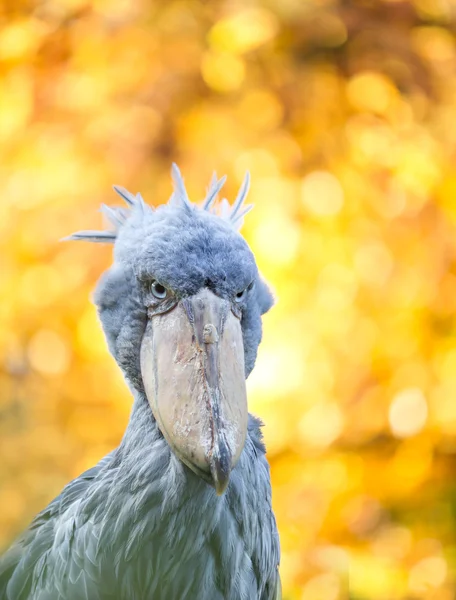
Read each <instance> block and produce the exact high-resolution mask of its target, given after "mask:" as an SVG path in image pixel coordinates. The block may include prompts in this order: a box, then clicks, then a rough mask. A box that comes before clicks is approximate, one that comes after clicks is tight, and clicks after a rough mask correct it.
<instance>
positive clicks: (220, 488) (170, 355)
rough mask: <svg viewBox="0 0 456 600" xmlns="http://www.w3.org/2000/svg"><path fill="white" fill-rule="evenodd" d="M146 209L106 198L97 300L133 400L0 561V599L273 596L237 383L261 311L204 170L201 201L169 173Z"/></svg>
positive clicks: (255, 468) (88, 237) (250, 425)
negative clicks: (90, 463)
mask: <svg viewBox="0 0 456 600" xmlns="http://www.w3.org/2000/svg"><path fill="white" fill-rule="evenodd" d="M172 177H173V183H174V191H173V193H172V195H171V198H170V199H169V201H168V202H167V203H164V204H161V205H159V206H157V207H156V208H154V207H153V206H152V205H150V204H146V202H145V201H144V200H143V198H142V196H141V194H139V193H138V194H136V195H134V194H132V193H130V192H128V191H127V190H126V189H124V188H122V187H119V186H114V189H115V191H116V192H117V193H118V194H119V195H120V197H121V198H122V199H123V200H124V201H125V203H126V208H125V207H110V206H106V205H104V206H102V209H101V210H102V212H103V213H104V214H105V216H106V217H107V218H108V220H109V221H110V224H111V225H112V227H111V229H109V230H103V231H93V230H87V231H79V232H76V233H74V234H72V235H71V236H69V237H68V238H65V239H66V240H76V241H91V242H97V243H102V242H105V243H111V244H113V263H112V266H111V267H110V268H109V269H108V270H107V271H106V272H104V273H103V274H102V276H101V278H100V280H99V282H98V284H97V287H96V290H95V294H94V302H95V304H96V306H97V311H98V316H99V320H100V322H101V326H102V328H103V330H104V333H105V337H106V340H107V344H108V347H109V350H110V352H111V354H112V355H113V357H114V359H115V361H116V362H117V364H118V366H119V367H120V369H121V370H122V372H123V375H124V377H125V380H126V382H127V384H128V386H129V388H130V390H131V392H132V396H133V404H132V410H131V415H130V419H129V422H128V425H127V427H126V430H125V433H124V435H123V438H122V440H121V442H120V444H119V446H118V447H117V448H116V449H114V450H113V451H112V452H110V453H109V454H108V455H107V456H105V457H104V458H102V459H101V460H100V462H99V463H98V464H97V465H96V466H94V467H93V468H90V469H89V470H88V471H86V472H84V473H83V474H82V475H80V476H79V477H77V478H76V479H74V480H73V481H71V482H70V483H69V484H67V485H66V487H64V489H63V491H62V492H61V494H60V495H59V496H58V497H57V498H55V499H54V500H53V501H52V502H51V503H50V504H49V505H48V506H47V508H45V509H44V510H43V511H42V512H40V513H39V514H38V515H37V516H36V517H35V519H34V520H33V521H32V523H31V525H30V526H29V527H28V529H26V530H25V532H24V533H23V534H22V535H20V536H19V538H18V539H17V540H16V541H15V542H14V543H13V545H12V546H11V547H10V548H9V549H8V550H7V551H6V552H5V553H4V555H3V556H2V557H1V559H0V599H1V600H108V599H117V600H192V599H197V600H279V599H280V598H281V597H282V595H281V583H280V575H279V562H280V542H279V535H278V530H277V525H276V520H275V516H274V513H273V510H272V505H271V482H270V469H269V465H268V461H267V458H266V450H265V445H264V442H263V437H262V431H261V427H262V423H261V422H260V420H259V419H258V418H257V417H255V416H253V415H252V414H250V413H249V411H248V404H247V393H246V378H247V377H248V375H249V374H250V373H251V371H252V369H253V367H254V364H255V360H256V356H257V350H258V346H259V344H260V341H261V337H262V315H263V314H264V313H266V312H267V311H268V310H269V309H270V308H271V307H272V305H273V304H274V297H273V294H272V292H271V291H270V288H269V286H268V284H267V283H266V282H265V280H264V279H263V278H262V276H261V275H260V273H259V271H258V267H257V265H256V261H255V258H254V255H253V253H252V251H251V250H250V248H249V246H248V244H247V242H246V241H245V239H244V238H243V237H242V236H241V234H240V233H239V229H240V227H241V225H242V223H243V219H244V217H245V215H246V214H247V212H248V211H249V210H250V209H251V208H252V205H246V204H245V198H246V196H247V193H248V190H249V181H250V178H249V174H248V173H247V174H246V176H245V179H244V181H243V183H242V185H241V187H240V190H239V193H238V195H237V197H236V199H235V200H234V202H233V203H232V204H230V203H229V202H228V200H226V199H225V198H224V199H223V200H221V201H219V200H218V196H219V193H220V191H221V188H222V186H223V185H224V183H225V180H226V177H222V178H221V179H218V178H217V175H216V174H215V173H214V175H213V176H212V179H211V180H210V184H209V186H208V188H207V193H206V196H205V198H204V200H203V201H202V202H199V203H195V202H192V201H191V200H190V199H189V196H188V194H187V191H186V188H185V184H184V180H183V178H182V175H181V173H180V170H179V168H178V167H177V165H175V164H173V166H172Z"/></svg>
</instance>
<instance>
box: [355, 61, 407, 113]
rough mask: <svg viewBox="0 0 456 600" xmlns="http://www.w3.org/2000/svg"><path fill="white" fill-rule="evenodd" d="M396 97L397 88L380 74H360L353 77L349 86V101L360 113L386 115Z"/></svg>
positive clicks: (368, 72)
mask: <svg viewBox="0 0 456 600" xmlns="http://www.w3.org/2000/svg"><path fill="white" fill-rule="evenodd" d="M395 96H396V89H395V87H394V86H393V84H392V83H391V81H390V80H389V79H388V78H387V77H385V76H384V75H381V74H380V73H374V72H370V71H367V72H364V73H360V74H359V75H355V76H354V77H352V79H350V81H349V82H348V84H347V97H348V100H349V102H350V103H351V104H352V106H353V107H354V108H356V109H358V110H359V111H371V112H375V113H379V114H384V113H385V112H386V111H387V110H388V108H389V107H390V104H391V101H392V100H393V98H395Z"/></svg>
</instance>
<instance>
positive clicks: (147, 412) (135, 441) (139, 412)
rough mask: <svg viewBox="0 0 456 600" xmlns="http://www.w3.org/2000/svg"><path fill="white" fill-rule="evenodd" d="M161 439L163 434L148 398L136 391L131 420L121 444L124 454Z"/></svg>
mask: <svg viewBox="0 0 456 600" xmlns="http://www.w3.org/2000/svg"><path fill="white" fill-rule="evenodd" d="M161 437H162V434H161V432H160V430H159V428H158V425H157V422H156V420H155V417H154V415H153V414H152V410H151V408H150V406H149V402H148V400H147V398H146V396H145V395H144V394H142V393H140V392H137V391H135V392H134V401H133V407H132V410H131V414H130V420H129V422H128V425H127V428H126V430H125V433H124V436H123V439H122V442H121V444H120V448H121V450H122V453H127V454H130V453H131V452H135V451H136V450H137V448H138V445H147V444H148V443H154V442H155V441H157V440H158V439H159V438H161Z"/></svg>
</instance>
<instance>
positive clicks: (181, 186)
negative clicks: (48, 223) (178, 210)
mask: <svg viewBox="0 0 456 600" xmlns="http://www.w3.org/2000/svg"><path fill="white" fill-rule="evenodd" d="M171 176H172V179H173V185H174V191H173V193H172V195H171V197H170V199H169V201H168V206H175V207H182V208H185V209H186V210H188V211H189V212H190V213H191V212H192V211H193V210H194V209H195V208H197V209H199V210H204V211H206V212H209V213H212V214H217V215H218V216H219V217H220V218H222V219H224V220H225V221H227V222H228V223H229V224H230V225H231V226H232V227H233V228H234V229H240V228H241V227H242V224H243V222H244V217H245V215H246V214H247V213H248V212H249V211H250V210H251V209H252V208H253V204H247V205H244V201H245V198H246V196H247V194H248V191H249V187H250V175H249V173H248V172H247V173H246V175H245V177H244V181H243V182H242V184H241V187H240V189H239V192H238V195H237V196H236V200H235V201H234V204H233V205H230V204H229V202H228V200H227V199H226V198H223V200H222V201H221V202H220V203H219V204H216V200H217V196H218V194H219V192H220V190H221V189H222V187H223V185H224V184H225V181H226V175H224V176H223V177H221V178H220V179H218V178H217V174H216V173H215V172H214V173H213V175H212V178H211V181H210V183H209V186H208V189H207V193H206V197H205V199H204V200H203V202H202V204H201V206H198V205H197V204H194V203H193V202H191V200H190V199H189V197H188V194H187V190H186V188H185V183H184V179H183V177H182V174H181V172H180V170H179V167H178V166H177V165H176V164H175V163H173V165H172V168H171ZM113 188H114V191H115V192H116V193H117V194H119V196H120V197H121V198H122V199H123V200H124V201H125V203H126V204H127V206H128V208H123V207H113V206H107V205H106V204H102V205H101V212H102V213H103V214H104V215H105V216H106V217H107V219H108V220H109V222H110V223H111V224H112V225H113V227H114V229H112V230H109V231H93V230H84V231H77V232H76V233H73V234H71V235H69V236H68V237H65V238H63V240H62V241H86V242H98V243H108V244H114V242H115V241H116V238H117V234H118V231H119V229H120V228H121V227H122V226H123V225H124V224H125V223H126V221H127V219H128V218H129V217H130V215H131V214H133V212H135V211H138V212H140V214H142V215H145V214H146V213H150V214H151V213H152V212H153V211H154V208H153V207H152V206H150V205H149V204H146V203H145V202H144V200H143V197H142V196H141V194H139V193H138V194H136V196H135V195H133V194H132V193H131V192H129V191H128V190H126V189H125V188H123V187H121V186H118V185H115V186H113Z"/></svg>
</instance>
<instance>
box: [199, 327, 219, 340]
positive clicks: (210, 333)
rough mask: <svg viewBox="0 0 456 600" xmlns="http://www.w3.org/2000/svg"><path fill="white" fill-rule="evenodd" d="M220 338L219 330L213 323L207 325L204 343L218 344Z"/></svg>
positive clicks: (204, 331) (204, 332)
mask: <svg viewBox="0 0 456 600" xmlns="http://www.w3.org/2000/svg"><path fill="white" fill-rule="evenodd" d="M218 340H219V336H218V332H217V328H216V327H215V325H212V323H207V324H206V325H205V326H204V329H203V341H204V343H205V344H215V342H218Z"/></svg>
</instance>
